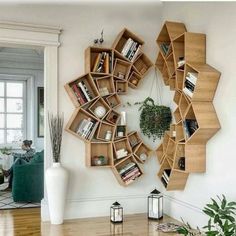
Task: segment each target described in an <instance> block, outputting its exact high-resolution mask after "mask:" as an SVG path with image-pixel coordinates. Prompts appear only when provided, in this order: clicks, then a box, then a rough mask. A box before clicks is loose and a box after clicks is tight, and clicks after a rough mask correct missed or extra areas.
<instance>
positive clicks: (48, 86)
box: [0, 21, 61, 218]
mask: <svg viewBox="0 0 236 236" xmlns="http://www.w3.org/2000/svg"><path fill="white" fill-rule="evenodd" d="M60 33H61V28H59V27H51V26H42V25H33V24H25V23H16V22H1V21H0V45H1V46H6V47H16V46H17V47H30V48H36V49H37V48H43V49H44V90H45V98H44V110H45V114H44V115H45V117H47V112H48V111H49V112H53V113H55V114H56V113H57V112H58V47H59V46H60V42H59V36H60ZM46 127H48V124H47V119H45V125H44V173H45V170H46V169H47V167H49V166H50V165H51V163H52V155H51V149H50V141H49V140H50V138H49V130H48V129H47V128H46ZM44 189H45V188H44ZM44 196H45V197H46V192H45V190H44ZM45 202H46V200H45V198H44V199H43V200H42V203H44V204H43V205H45ZM44 210H45V209H43V207H42V208H41V212H42V214H41V215H42V218H44V217H43V215H44Z"/></svg>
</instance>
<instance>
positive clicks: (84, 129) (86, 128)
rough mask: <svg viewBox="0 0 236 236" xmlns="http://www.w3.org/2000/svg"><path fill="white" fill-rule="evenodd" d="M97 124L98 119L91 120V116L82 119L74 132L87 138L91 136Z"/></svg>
mask: <svg viewBox="0 0 236 236" xmlns="http://www.w3.org/2000/svg"><path fill="white" fill-rule="evenodd" d="M97 126H98V121H95V120H92V119H91V118H87V119H83V120H82V121H81V122H80V124H79V126H78V128H77V131H76V133H77V134H79V135H80V136H81V137H83V138H85V139H88V140H89V139H91V138H92V136H93V134H94V131H95V130H96V128H97Z"/></svg>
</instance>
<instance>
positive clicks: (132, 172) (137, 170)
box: [122, 168, 140, 180]
mask: <svg viewBox="0 0 236 236" xmlns="http://www.w3.org/2000/svg"><path fill="white" fill-rule="evenodd" d="M137 173H140V171H139V169H138V168H137V169H135V170H133V171H131V172H130V173H129V174H127V175H126V176H124V177H122V179H123V180H127V179H129V178H130V177H132V176H134V175H136V174H137Z"/></svg>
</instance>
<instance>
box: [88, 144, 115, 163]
mask: <svg viewBox="0 0 236 236" xmlns="http://www.w3.org/2000/svg"><path fill="white" fill-rule="evenodd" d="M112 148H113V147H112V142H105V143H103V142H90V143H87V144H86V166H88V167H111V166H113V149H112ZM101 156H102V157H104V160H105V161H104V163H101V164H100V163H99V162H96V160H97V159H99V157H101Z"/></svg>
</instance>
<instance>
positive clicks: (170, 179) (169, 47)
mask: <svg viewBox="0 0 236 236" xmlns="http://www.w3.org/2000/svg"><path fill="white" fill-rule="evenodd" d="M156 42H157V45H158V47H159V53H158V56H157V60H156V63H155V66H156V67H157V68H158V70H159V71H160V72H161V74H162V78H163V81H164V83H165V85H167V86H169V87H170V89H171V90H174V91H175V94H174V98H173V100H174V102H175V103H176V104H177V108H176V110H175V111H174V114H173V115H174V118H175V121H176V123H175V124H172V125H171V127H170V130H169V131H167V132H165V135H164V138H163V142H162V144H161V145H160V146H159V147H158V148H157V150H156V154H157V158H158V161H159V163H160V170H159V172H158V174H157V175H158V177H159V178H160V179H161V181H162V183H163V185H164V186H165V187H166V190H183V189H184V188H185V186H186V182H187V179H188V176H189V174H190V173H199V172H205V171H206V144H207V141H208V140H209V139H210V138H211V137H212V136H213V135H214V134H215V133H216V132H217V131H218V130H219V129H220V123H219V120H218V118H217V115H216V111H215V109H214V106H213V103H212V101H213V98H214V95H215V91H216V88H217V85H218V81H219V79H220V72H219V71H217V70H216V69H214V68H213V67H211V66H210V65H208V64H206V35H205V34H200V33H191V32H187V30H186V27H185V25H184V24H183V23H179V22H168V21H167V22H165V24H164V26H163V28H162V29H161V32H160V34H159V36H158V38H157V41H156Z"/></svg>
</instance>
